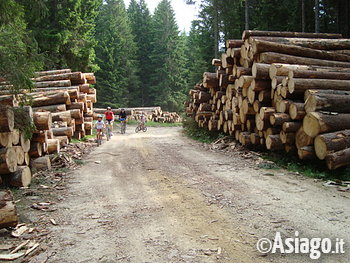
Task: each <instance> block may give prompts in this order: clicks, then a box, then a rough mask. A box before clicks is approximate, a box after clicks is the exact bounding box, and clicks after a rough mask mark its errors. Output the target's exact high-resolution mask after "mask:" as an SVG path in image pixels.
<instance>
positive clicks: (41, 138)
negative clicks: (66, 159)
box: [31, 130, 48, 143]
mask: <svg viewBox="0 0 350 263" xmlns="http://www.w3.org/2000/svg"><path fill="white" fill-rule="evenodd" d="M47 139H48V137H47V130H45V131H37V132H34V133H33V136H32V139H31V140H32V141H33V142H40V143H47Z"/></svg>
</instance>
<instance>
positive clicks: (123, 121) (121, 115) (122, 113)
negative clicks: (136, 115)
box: [118, 109, 127, 134]
mask: <svg viewBox="0 0 350 263" xmlns="http://www.w3.org/2000/svg"><path fill="white" fill-rule="evenodd" d="M118 115H119V120H120V122H121V124H122V134H123V133H125V130H126V118H127V116H126V111H125V110H124V109H121V110H120V113H119V114H118Z"/></svg>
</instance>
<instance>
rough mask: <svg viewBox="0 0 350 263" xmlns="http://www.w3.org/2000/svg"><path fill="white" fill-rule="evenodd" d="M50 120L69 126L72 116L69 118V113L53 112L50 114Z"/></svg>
mask: <svg viewBox="0 0 350 263" xmlns="http://www.w3.org/2000/svg"><path fill="white" fill-rule="evenodd" d="M52 120H53V121H63V122H66V123H67V124H68V125H69V124H70V123H71V121H72V116H71V113H70V111H61V112H54V113H52Z"/></svg>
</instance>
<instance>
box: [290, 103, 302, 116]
mask: <svg viewBox="0 0 350 263" xmlns="http://www.w3.org/2000/svg"><path fill="white" fill-rule="evenodd" d="M289 115H290V117H291V119H292V120H302V119H303V118H304V116H305V115H306V112H305V110H304V103H297V102H294V103H292V104H291V105H290V106H289Z"/></svg>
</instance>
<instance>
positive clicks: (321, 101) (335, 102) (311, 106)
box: [305, 93, 350, 113]
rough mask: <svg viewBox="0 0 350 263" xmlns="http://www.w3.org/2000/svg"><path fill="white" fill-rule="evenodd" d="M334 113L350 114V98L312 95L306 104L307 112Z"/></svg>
mask: <svg viewBox="0 0 350 263" xmlns="http://www.w3.org/2000/svg"><path fill="white" fill-rule="evenodd" d="M320 110H323V111H334V112H342V113H350V96H346V95H345V96H344V95H333V94H322V93H319V94H312V95H310V96H309V97H308V98H307V100H306V102H305V111H306V112H313V111H320Z"/></svg>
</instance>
